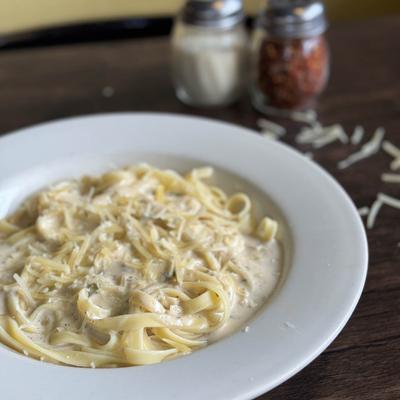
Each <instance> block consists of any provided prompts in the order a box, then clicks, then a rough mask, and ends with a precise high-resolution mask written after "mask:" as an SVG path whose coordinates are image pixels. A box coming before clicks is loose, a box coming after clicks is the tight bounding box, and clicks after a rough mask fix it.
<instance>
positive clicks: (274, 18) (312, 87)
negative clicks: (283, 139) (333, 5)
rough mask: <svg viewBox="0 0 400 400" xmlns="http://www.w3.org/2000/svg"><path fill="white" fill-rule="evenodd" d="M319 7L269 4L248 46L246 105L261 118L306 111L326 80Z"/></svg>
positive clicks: (303, 0)
mask: <svg viewBox="0 0 400 400" xmlns="http://www.w3.org/2000/svg"><path fill="white" fill-rule="evenodd" d="M326 27H327V23H326V19H325V11H324V5H323V3H322V2H321V1H313V0H308V1H307V0H269V1H268V2H267V7H266V8H265V9H264V10H263V11H262V12H261V13H260V15H259V16H258V18H257V20H256V26H255V30H254V35H253V43H252V67H253V71H252V75H253V79H252V102H253V105H254V107H255V108H256V109H257V110H259V111H261V112H263V113H266V114H277V113H278V114H279V113H281V112H282V110H298V109H306V108H312V107H313V106H314V105H315V100H316V98H317V96H318V95H319V94H320V93H321V92H322V91H323V89H324V88H325V86H326V83H327V80H328V76H329V51H328V46H327V43H326V40H325V37H324V32H325V31H326Z"/></svg>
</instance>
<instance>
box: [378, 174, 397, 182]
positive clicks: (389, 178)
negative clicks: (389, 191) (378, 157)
mask: <svg viewBox="0 0 400 400" xmlns="http://www.w3.org/2000/svg"><path fill="white" fill-rule="evenodd" d="M381 179H382V181H383V182H388V183H400V174H382V175H381Z"/></svg>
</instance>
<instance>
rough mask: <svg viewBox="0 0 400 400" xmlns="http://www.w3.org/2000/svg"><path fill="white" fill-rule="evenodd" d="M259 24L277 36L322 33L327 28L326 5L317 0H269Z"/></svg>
mask: <svg viewBox="0 0 400 400" xmlns="http://www.w3.org/2000/svg"><path fill="white" fill-rule="evenodd" d="M258 24H259V25H261V26H262V27H264V28H265V29H267V30H268V32H269V33H270V34H271V35H272V36H276V37H284V38H294V37H308V36H316V35H320V34H321V33H323V32H325V30H326V28H327V21H326V18H325V7H324V4H323V3H322V1H315V0H269V1H268V2H267V7H266V9H265V10H264V11H263V12H262V13H261V15H260V16H259V18H258Z"/></svg>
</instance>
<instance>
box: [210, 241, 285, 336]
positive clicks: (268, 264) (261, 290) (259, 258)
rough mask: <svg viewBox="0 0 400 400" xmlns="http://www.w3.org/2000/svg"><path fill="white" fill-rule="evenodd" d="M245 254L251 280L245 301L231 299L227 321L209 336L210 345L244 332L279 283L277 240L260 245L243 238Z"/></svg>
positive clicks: (280, 260) (279, 260) (280, 253)
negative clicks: (237, 332)
mask: <svg viewBox="0 0 400 400" xmlns="http://www.w3.org/2000/svg"><path fill="white" fill-rule="evenodd" d="M245 254H247V258H246V260H245V265H247V270H248V272H249V274H250V276H251V277H252V278H253V286H252V288H251V289H249V291H248V296H247V297H246V298H245V299H240V297H238V296H235V302H234V306H233V308H232V313H231V316H230V318H229V320H228V321H227V322H226V323H225V324H224V325H223V326H222V327H221V328H219V329H218V330H216V331H215V332H213V333H211V334H210V335H209V337H208V339H209V341H210V342H215V341H217V340H220V339H222V338H224V337H226V336H229V335H231V334H232V333H234V332H236V331H238V330H240V329H245V328H246V323H247V322H248V321H249V319H251V317H252V316H253V315H254V314H255V313H256V312H257V311H258V310H259V309H260V308H261V307H262V306H263V305H264V304H265V302H266V301H267V299H268V298H269V296H270V295H271V294H272V292H273V290H274V289H275V287H276V285H277V283H278V281H279V278H280V275H281V269H282V256H283V254H282V248H281V245H280V243H279V242H278V241H277V240H275V239H274V240H271V241H269V242H268V243H261V242H260V241H258V240H256V239H253V238H247V240H246V251H245Z"/></svg>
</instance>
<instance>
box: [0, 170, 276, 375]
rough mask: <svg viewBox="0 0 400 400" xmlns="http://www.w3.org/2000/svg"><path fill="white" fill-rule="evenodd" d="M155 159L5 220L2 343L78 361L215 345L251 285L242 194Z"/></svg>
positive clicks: (116, 362)
mask: <svg viewBox="0 0 400 400" xmlns="http://www.w3.org/2000/svg"><path fill="white" fill-rule="evenodd" d="M212 174H213V170H212V168H209V167H206V168H199V169H194V170H192V171H191V172H190V173H189V174H187V175H186V176H181V175H179V174H178V173H176V172H174V171H171V170H159V169H156V168H153V167H150V166H148V165H139V166H133V167H127V168H124V169H120V170H114V171H111V172H108V173H106V174H104V175H102V176H100V177H83V178H82V179H80V180H71V181H65V182H61V183H59V184H57V185H55V186H53V187H51V188H50V189H48V190H45V191H42V192H40V193H38V194H37V195H35V196H33V197H31V198H30V199H28V200H27V201H26V202H25V203H24V204H23V205H22V206H21V207H20V208H19V209H18V210H17V211H16V212H15V213H14V214H13V215H11V216H9V217H8V218H7V219H5V220H2V221H0V294H2V295H3V296H4V298H5V303H6V307H5V310H4V311H3V312H1V309H0V341H1V342H3V343H4V344H6V345H7V346H10V347H12V348H13V349H15V350H17V351H20V352H21V353H24V354H27V355H29V356H30V357H34V358H37V359H40V360H45V361H49V362H53V363H62V364H66V365H71V366H78V367H91V368H95V367H96V368H97V367H113V366H114V367H115V366H126V365H143V364H152V363H158V362H160V361H162V360H165V359H170V358H173V357H176V356H178V355H182V354H187V353H190V352H192V351H193V350H195V349H198V348H200V347H203V346H205V345H206V344H207V338H208V336H209V334H210V333H212V332H215V331H216V330H217V329H219V328H220V327H222V326H223V325H224V324H225V323H226V321H227V320H228V319H229V318H230V316H231V313H232V309H233V308H234V307H235V304H236V302H238V301H240V300H241V299H242V300H243V299H245V298H246V296H248V295H249V293H250V292H251V290H252V285H253V284H254V282H253V280H254V276H252V273H251V271H250V270H249V269H248V268H247V267H246V259H247V258H248V257H251V253H250V252H249V251H248V246H247V244H246V243H247V242H246V237H247V235H253V237H257V238H258V239H257V241H258V243H259V244H260V245H262V243H263V242H267V241H270V240H273V239H274V237H275V235H276V233H277V229H278V224H277V223H276V221H274V220H272V219H271V218H268V217H266V218H264V219H262V220H261V221H260V222H259V223H258V224H257V223H256V221H255V220H254V217H253V214H252V203H251V200H250V199H249V197H248V196H247V195H246V194H244V193H236V194H234V195H233V196H230V197H229V196H228V195H227V194H225V193H224V192H223V191H222V190H221V189H219V188H218V187H215V186H211V185H209V184H206V183H205V181H204V180H205V179H207V178H210V177H211V176H212Z"/></svg>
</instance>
